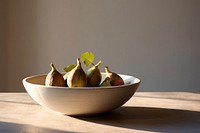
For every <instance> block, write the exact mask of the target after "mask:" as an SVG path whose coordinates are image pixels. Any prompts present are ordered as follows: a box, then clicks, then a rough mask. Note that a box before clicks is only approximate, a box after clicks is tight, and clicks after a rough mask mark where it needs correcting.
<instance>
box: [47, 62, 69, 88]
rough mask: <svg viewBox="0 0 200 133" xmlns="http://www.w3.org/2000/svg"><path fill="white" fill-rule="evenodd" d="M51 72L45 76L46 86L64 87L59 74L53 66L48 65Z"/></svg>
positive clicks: (61, 76)
mask: <svg viewBox="0 0 200 133" xmlns="http://www.w3.org/2000/svg"><path fill="white" fill-rule="evenodd" d="M50 67H51V71H50V72H49V73H48V74H47V76H46V79H45V85H46V86H62V87H64V86H66V82H65V81H64V78H63V75H62V74H61V73H59V72H58V71H57V70H56V68H55V66H54V65H53V64H52V63H51V64H50Z"/></svg>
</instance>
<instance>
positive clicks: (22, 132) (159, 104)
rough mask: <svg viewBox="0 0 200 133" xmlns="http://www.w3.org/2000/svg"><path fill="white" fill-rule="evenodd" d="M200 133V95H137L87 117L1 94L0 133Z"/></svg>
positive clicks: (20, 95) (21, 95) (18, 95)
mask: <svg viewBox="0 0 200 133" xmlns="http://www.w3.org/2000/svg"><path fill="white" fill-rule="evenodd" d="M64 132H72V133H73V132H75V133H77V132H84V133H95V132H97V133H99V132H100V133H101V132H104V133H111V132H114V133H121V132H137V133H140V132H141V133H142V132H164V133H200V93H192V92H136V93H135V95H134V96H133V97H132V98H131V99H130V100H129V101H128V102H127V103H126V104H125V105H124V106H122V107H121V108H118V109H116V110H114V111H112V112H109V113H106V114H103V115H98V116H92V117H91V116H90V117H72V116H66V115H61V114H57V113H55V112H53V111H50V110H48V109H46V108H43V107H41V106H40V105H38V104H37V103H35V102H34V101H33V100H32V99H31V98H30V96H29V95H28V94H27V93H0V133H64Z"/></svg>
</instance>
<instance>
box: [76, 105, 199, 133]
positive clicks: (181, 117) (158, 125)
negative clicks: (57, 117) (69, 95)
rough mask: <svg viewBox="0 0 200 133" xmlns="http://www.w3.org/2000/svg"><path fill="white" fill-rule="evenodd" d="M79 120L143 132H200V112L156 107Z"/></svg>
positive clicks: (124, 107) (80, 118)
mask: <svg viewBox="0 0 200 133" xmlns="http://www.w3.org/2000/svg"><path fill="white" fill-rule="evenodd" d="M74 118H76V119H79V120H83V121H88V122H93V123H98V124H104V125H110V126H116V127H121V128H128V129H136V130H143V131H153V132H165V133H173V132H174V133H175V132H176V133H177V132H193V133H194V132H200V127H199V125H200V112H197V111H187V110H178V109H167V108H154V107H129V106H123V107H121V108H119V109H116V110H114V111H112V112H109V113H105V114H100V115H97V116H89V117H88V116H87V117H83V116H76V117H74Z"/></svg>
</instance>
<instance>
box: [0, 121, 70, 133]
mask: <svg viewBox="0 0 200 133" xmlns="http://www.w3.org/2000/svg"><path fill="white" fill-rule="evenodd" d="M0 133H73V132H71V131H62V130H56V129H50V128H44V127H37V126H33V125H27V124H18V123H11V122H2V121H0Z"/></svg>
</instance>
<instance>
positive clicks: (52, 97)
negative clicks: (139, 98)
mask: <svg viewBox="0 0 200 133" xmlns="http://www.w3.org/2000/svg"><path fill="white" fill-rule="evenodd" d="M119 75H120V76H121V77H122V78H123V80H124V82H125V85H121V86H111V87H74V88H68V87H57V86H45V85H44V83H45V78H46V75H35V76H30V77H27V78H25V79H23V85H24V87H25V89H26V91H27V92H28V94H29V95H30V96H31V97H32V99H34V100H35V101H36V102H37V103H39V104H40V105H42V106H44V107H46V108H49V109H51V110H53V111H55V112H59V113H62V114H66V115H94V114H99V113H105V112H108V111H111V110H113V109H116V108H118V107H120V106H122V105H123V104H124V103H126V102H127V101H128V100H129V99H130V98H131V97H132V96H133V94H134V93H135V92H136V90H137V88H138V87H139V84H140V80H139V79H138V78H135V77H133V76H129V75H122V74H119ZM102 76H103V78H104V77H105V73H102Z"/></svg>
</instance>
